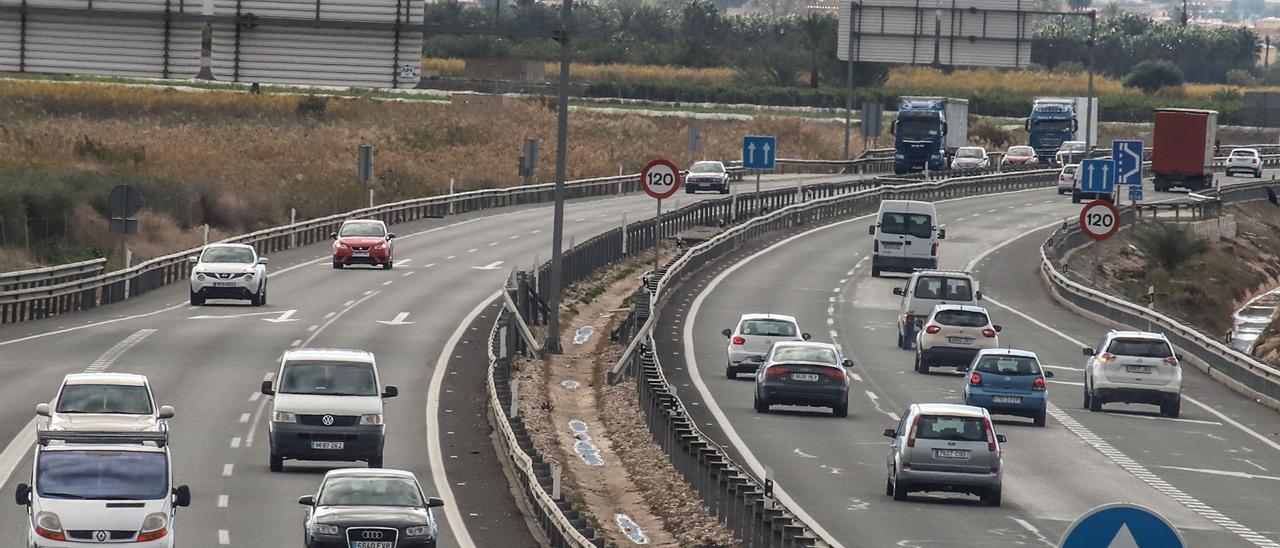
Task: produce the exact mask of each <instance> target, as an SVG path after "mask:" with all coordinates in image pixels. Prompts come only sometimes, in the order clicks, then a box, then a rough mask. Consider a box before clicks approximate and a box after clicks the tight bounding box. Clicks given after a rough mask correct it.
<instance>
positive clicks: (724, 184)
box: [684, 161, 729, 194]
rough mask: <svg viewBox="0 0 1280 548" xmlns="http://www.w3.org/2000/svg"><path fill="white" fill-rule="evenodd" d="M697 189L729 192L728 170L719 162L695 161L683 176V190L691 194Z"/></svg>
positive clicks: (722, 192)
mask: <svg viewBox="0 0 1280 548" xmlns="http://www.w3.org/2000/svg"><path fill="white" fill-rule="evenodd" d="M699 190H714V191H717V192H719V193H721V194H728V193H729V172H728V171H726V170H725V169H724V164H722V163H720V162H712V161H707V162H695V163H694V164H693V165H692V166H689V171H688V172H687V173H686V174H685V176H684V191H685V192H687V193H689V194H693V193H694V192H697V191H699Z"/></svg>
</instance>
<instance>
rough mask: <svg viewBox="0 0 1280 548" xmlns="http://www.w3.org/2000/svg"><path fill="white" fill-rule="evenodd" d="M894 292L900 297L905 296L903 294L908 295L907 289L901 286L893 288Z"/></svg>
mask: <svg viewBox="0 0 1280 548" xmlns="http://www.w3.org/2000/svg"><path fill="white" fill-rule="evenodd" d="M893 294H894V295H897V296H899V297H903V296H906V294H907V291H906V290H905V289H903V288H901V287H895V288H893Z"/></svg>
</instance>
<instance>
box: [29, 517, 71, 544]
mask: <svg viewBox="0 0 1280 548" xmlns="http://www.w3.org/2000/svg"><path fill="white" fill-rule="evenodd" d="M36 534H38V535H40V536H42V537H44V538H51V539H54V540H66V539H67V537H66V535H65V534H64V533H63V532H62V520H60V519H58V514H55V513H53V512H40V513H39V514H36Z"/></svg>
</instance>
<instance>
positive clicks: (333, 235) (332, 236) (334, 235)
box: [329, 232, 338, 240]
mask: <svg viewBox="0 0 1280 548" xmlns="http://www.w3.org/2000/svg"><path fill="white" fill-rule="evenodd" d="M329 238H330V239H333V240H336V239H338V233H337V232H330V233H329Z"/></svg>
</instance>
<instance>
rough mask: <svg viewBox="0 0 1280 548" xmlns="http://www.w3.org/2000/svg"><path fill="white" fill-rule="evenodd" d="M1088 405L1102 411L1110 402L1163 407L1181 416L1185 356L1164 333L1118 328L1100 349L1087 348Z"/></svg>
mask: <svg viewBox="0 0 1280 548" xmlns="http://www.w3.org/2000/svg"><path fill="white" fill-rule="evenodd" d="M1084 355H1085V356H1089V360H1088V362H1086V363H1085V366H1084V406H1085V407H1086V408H1088V409H1089V410H1090V411H1101V410H1102V404H1104V403H1109V402H1123V403H1146V404H1151V405H1159V406H1160V414H1162V415H1164V416H1166V417H1177V416H1178V413H1179V412H1180V410H1181V408H1182V368H1181V367H1179V365H1178V362H1179V361H1180V360H1181V359H1182V356H1181V355H1179V354H1177V353H1175V352H1174V351H1173V345H1171V344H1169V339H1167V338H1165V336H1164V334H1162V333H1146V332H1142V331H1115V330H1112V331H1111V332H1109V333H1107V336H1106V337H1104V338H1103V339H1102V344H1099V345H1098V348H1085V349H1084Z"/></svg>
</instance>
